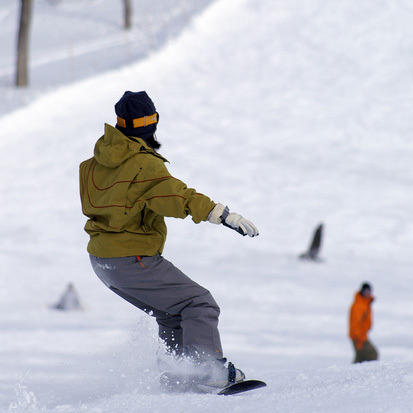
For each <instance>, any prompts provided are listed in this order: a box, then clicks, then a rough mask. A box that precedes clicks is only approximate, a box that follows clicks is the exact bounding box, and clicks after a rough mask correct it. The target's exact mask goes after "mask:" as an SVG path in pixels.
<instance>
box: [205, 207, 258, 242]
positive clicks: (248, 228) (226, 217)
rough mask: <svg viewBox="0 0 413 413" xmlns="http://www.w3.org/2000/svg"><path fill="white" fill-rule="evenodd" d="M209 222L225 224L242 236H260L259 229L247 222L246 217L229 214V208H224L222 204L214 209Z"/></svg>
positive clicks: (233, 213)
mask: <svg viewBox="0 0 413 413" xmlns="http://www.w3.org/2000/svg"><path fill="white" fill-rule="evenodd" d="M208 221H209V222H212V223H213V224H221V223H222V224H223V225H225V226H226V227H229V228H231V229H233V230H235V231H237V232H239V233H240V234H241V235H249V236H250V237H256V236H257V235H258V229H257V227H256V226H255V225H254V224H253V223H252V222H250V221H247V220H246V219H245V218H244V217H242V216H241V215H240V214H237V213H236V212H229V208H228V207H224V205H222V204H216V205H215V207H214V209H213V210H212V211H211V212H210V213H209V216H208Z"/></svg>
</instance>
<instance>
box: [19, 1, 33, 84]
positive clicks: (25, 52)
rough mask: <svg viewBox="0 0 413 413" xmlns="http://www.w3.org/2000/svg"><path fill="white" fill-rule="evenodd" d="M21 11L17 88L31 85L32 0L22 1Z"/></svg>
mask: <svg viewBox="0 0 413 413" xmlns="http://www.w3.org/2000/svg"><path fill="white" fill-rule="evenodd" d="M20 10H21V11H20V27H19V37H18V44H17V76H16V86H27V85H28V83H29V76H28V71H29V69H28V67H29V31H30V21H31V17H32V0H21V9H20Z"/></svg>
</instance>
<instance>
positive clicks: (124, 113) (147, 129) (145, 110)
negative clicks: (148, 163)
mask: <svg viewBox="0 0 413 413" xmlns="http://www.w3.org/2000/svg"><path fill="white" fill-rule="evenodd" d="M115 113H116V115H117V123H116V128H117V129H119V130H120V131H121V132H122V133H123V134H124V135H126V136H134V137H137V138H142V139H147V138H150V137H151V136H152V135H153V134H154V133H155V131H156V125H157V124H158V121H159V114H158V112H156V108H155V105H154V104H153V102H152V100H151V98H150V97H149V96H148V94H147V93H146V92H130V91H127V92H125V93H124V94H123V96H122V97H121V98H120V100H119V102H118V103H116V105H115Z"/></svg>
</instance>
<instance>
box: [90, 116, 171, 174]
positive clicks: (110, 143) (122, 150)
mask: <svg viewBox="0 0 413 413" xmlns="http://www.w3.org/2000/svg"><path fill="white" fill-rule="evenodd" d="M133 139H134V140H132V139H129V138H128V137H127V136H125V135H124V134H123V133H122V132H120V131H119V130H118V129H116V128H114V127H113V126H111V125H108V124H107V123H105V134H104V135H103V136H102V137H101V138H100V139H99V140H98V141H97V142H96V145H95V151H94V157H95V159H96V161H97V162H98V163H99V164H100V165H102V166H105V167H107V168H117V167H118V166H119V165H121V164H122V163H124V162H125V161H126V160H128V159H129V158H132V157H133V156H135V155H136V154H138V153H139V152H145V153H153V154H154V155H155V156H157V157H159V158H161V159H163V160H164V161H165V162H167V160H166V159H165V158H163V157H162V156H161V155H159V154H158V153H156V152H155V151H154V150H153V149H152V148H151V147H149V146H148V145H147V144H146V143H145V142H144V141H143V140H142V139H139V138H133Z"/></svg>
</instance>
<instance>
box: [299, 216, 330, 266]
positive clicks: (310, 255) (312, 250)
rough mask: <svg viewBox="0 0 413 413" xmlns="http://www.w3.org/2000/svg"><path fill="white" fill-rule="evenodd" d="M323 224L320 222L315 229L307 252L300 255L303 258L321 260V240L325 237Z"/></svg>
mask: <svg viewBox="0 0 413 413" xmlns="http://www.w3.org/2000/svg"><path fill="white" fill-rule="evenodd" d="M323 228H324V227H323V224H320V225H319V226H318V227H317V228H316V230H315V231H314V235H313V239H312V241H311V244H310V247H309V249H308V251H307V252H304V253H303V254H301V255H300V256H299V258H300V259H302V260H310V261H321V259H320V258H319V256H318V255H319V253H320V248H321V242H322V238H323Z"/></svg>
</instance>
